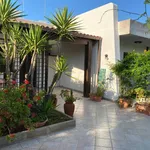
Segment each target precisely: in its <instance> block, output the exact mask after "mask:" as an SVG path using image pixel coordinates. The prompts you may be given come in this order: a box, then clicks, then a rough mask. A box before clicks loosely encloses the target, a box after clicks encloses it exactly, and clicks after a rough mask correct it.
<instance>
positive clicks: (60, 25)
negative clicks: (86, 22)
mask: <svg viewBox="0 0 150 150" xmlns="http://www.w3.org/2000/svg"><path fill="white" fill-rule="evenodd" d="M46 18H47V20H48V21H49V22H50V23H51V24H52V25H54V26H55V27H56V30H55V32H56V34H57V35H58V36H59V40H61V39H62V38H63V37H65V38H67V39H69V40H73V36H72V32H74V31H78V30H80V28H81V27H80V22H79V21H78V18H77V17H74V16H73V12H69V11H68V8H67V7H64V8H63V9H59V10H58V11H56V13H55V15H53V18H52V19H51V18H48V17H46Z"/></svg>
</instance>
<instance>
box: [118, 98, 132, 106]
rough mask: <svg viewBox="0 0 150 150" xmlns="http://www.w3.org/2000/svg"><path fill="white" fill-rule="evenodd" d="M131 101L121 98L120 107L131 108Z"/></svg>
mask: <svg viewBox="0 0 150 150" xmlns="http://www.w3.org/2000/svg"><path fill="white" fill-rule="evenodd" d="M130 104H131V103H130V100H128V99H124V98H120V99H119V106H120V107H121V108H125V109H126V108H128V107H129V106H130Z"/></svg>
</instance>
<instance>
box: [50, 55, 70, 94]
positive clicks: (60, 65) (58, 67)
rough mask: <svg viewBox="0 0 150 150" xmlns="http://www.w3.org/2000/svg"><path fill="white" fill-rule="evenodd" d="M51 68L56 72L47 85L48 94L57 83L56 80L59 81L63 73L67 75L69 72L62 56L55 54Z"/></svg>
mask: <svg viewBox="0 0 150 150" xmlns="http://www.w3.org/2000/svg"><path fill="white" fill-rule="evenodd" d="M51 68H52V69H54V70H55V71H56V72H55V75H54V77H53V80H52V83H51V85H50V87H49V91H48V94H52V92H53V90H54V87H55V86H56V85H57V82H58V81H59V79H60V78H61V76H62V74H63V73H64V74H66V75H68V76H69V74H68V73H67V71H68V64H67V61H66V59H65V58H64V56H60V57H59V56H57V58H56V61H55V65H54V66H53V67H51Z"/></svg>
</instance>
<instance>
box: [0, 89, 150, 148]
mask: <svg viewBox="0 0 150 150" xmlns="http://www.w3.org/2000/svg"><path fill="white" fill-rule="evenodd" d="M60 90H61V89H60V88H57V89H56V90H55V91H54V92H55V93H56V94H57V96H58V99H59V107H58V110H60V111H63V104H64V101H63V100H62V99H61V97H60V96H59V94H60ZM74 95H75V96H76V97H78V100H77V101H76V102H75V107H76V109H75V115H74V117H75V119H76V127H75V128H71V129H69V130H64V131H61V132H57V133H54V134H51V135H48V136H42V137H38V138H36V139H31V140H28V141H24V142H21V143H17V144H14V145H11V146H9V147H5V148H2V149H1V150H148V149H150V143H149V141H150V130H149V124H150V119H149V116H146V115H143V114H139V113H136V112H134V110H133V109H132V108H129V109H127V110H123V109H120V108H118V106H117V105H116V103H114V102H110V101H106V100H102V102H100V103H98V102H93V101H91V100H89V99H88V98H83V97H82V94H81V93H79V92H75V93H74Z"/></svg>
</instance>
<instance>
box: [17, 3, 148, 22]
mask: <svg viewBox="0 0 150 150" xmlns="http://www.w3.org/2000/svg"><path fill="white" fill-rule="evenodd" d="M23 1H24V8H23V6H21V7H20V9H21V10H23V9H24V11H25V14H27V16H26V17H25V18H27V19H30V20H38V21H39V20H40V21H42V20H44V21H45V18H44V16H51V14H52V13H54V12H55V10H57V8H63V7H64V6H68V8H69V9H70V10H72V11H74V14H75V15H78V14H81V13H83V12H86V11H88V10H91V9H94V8H96V7H99V6H101V5H104V4H106V3H109V2H113V3H115V4H117V5H118V8H119V9H123V10H127V11H131V12H137V13H143V11H144V4H143V3H144V0H111V1H110V0H18V2H19V3H22V2H23ZM45 2H46V3H45ZM45 4H46V5H45ZM148 9H149V10H150V6H149V7H148ZM128 18H131V19H135V18H137V16H134V15H129V14H126V13H123V12H119V20H124V19H128ZM144 20H145V19H144V18H143V19H141V20H140V21H142V22H144Z"/></svg>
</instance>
